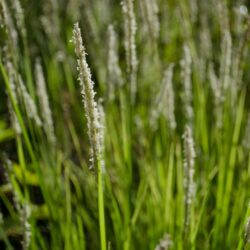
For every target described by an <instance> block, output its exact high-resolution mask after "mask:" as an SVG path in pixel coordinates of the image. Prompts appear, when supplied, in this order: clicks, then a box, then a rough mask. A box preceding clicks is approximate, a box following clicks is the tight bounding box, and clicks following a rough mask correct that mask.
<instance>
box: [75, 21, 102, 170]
mask: <svg viewBox="0 0 250 250" xmlns="http://www.w3.org/2000/svg"><path fill="white" fill-rule="evenodd" d="M72 40H73V43H74V45H75V53H76V56H77V58H78V60H77V65H78V66H77V70H78V73H79V78H78V80H79V82H80V85H81V87H82V91H81V94H82V97H83V104H84V108H85V115H86V118H87V126H88V136H89V141H90V154H91V159H90V161H91V166H90V168H93V167H95V168H97V165H98V161H99V160H100V157H101V155H102V152H101V151H102V146H101V141H102V139H101V129H102V125H101V124H100V113H99V111H98V106H97V103H96V101H95V91H94V82H93V81H92V79H91V72H90V68H89V66H88V63H87V60H86V51H85V48H84V46H83V43H82V36H81V30H80V28H79V24H78V23H76V24H75V25H74V29H73V39H72Z"/></svg>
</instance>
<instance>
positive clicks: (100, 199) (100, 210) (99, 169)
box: [97, 160, 107, 250]
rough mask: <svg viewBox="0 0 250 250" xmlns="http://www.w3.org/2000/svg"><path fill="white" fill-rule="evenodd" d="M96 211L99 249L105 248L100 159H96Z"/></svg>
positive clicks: (103, 249) (104, 249)
mask: <svg viewBox="0 0 250 250" xmlns="http://www.w3.org/2000/svg"><path fill="white" fill-rule="evenodd" d="M97 178H98V211H99V229H100V238H101V250H106V248H107V244H106V228H105V211H104V198H103V176H102V169H101V164H100V160H99V161H98V177H97Z"/></svg>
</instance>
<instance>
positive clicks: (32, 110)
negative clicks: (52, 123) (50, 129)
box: [18, 75, 42, 126]
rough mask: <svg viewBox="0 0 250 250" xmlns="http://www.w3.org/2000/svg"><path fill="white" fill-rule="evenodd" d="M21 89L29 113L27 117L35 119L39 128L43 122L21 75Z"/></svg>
mask: <svg viewBox="0 0 250 250" xmlns="http://www.w3.org/2000/svg"><path fill="white" fill-rule="evenodd" d="M18 78H19V89H20V91H19V92H20V95H21V97H22V99H23V102H24V106H25V109H26V111H27V115H28V117H29V118H31V119H33V120H34V121H35V123H36V125H37V126H41V125H42V122H41V119H40V117H39V115H38V112H37V108H36V104H35V102H34V100H33V99H32V97H31V96H30V94H29V93H28V90H27V88H26V86H25V85H24V83H23V80H22V77H21V76H20V75H19V76H18Z"/></svg>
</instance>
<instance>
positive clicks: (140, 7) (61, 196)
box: [0, 0, 250, 250]
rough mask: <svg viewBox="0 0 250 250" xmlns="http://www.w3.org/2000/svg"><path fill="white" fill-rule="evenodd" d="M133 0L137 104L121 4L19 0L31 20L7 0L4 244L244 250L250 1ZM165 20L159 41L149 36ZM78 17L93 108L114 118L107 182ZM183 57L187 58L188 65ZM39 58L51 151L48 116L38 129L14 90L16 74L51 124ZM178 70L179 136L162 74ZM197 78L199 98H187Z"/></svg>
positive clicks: (1, 53)
mask: <svg viewBox="0 0 250 250" xmlns="http://www.w3.org/2000/svg"><path fill="white" fill-rule="evenodd" d="M127 1H128V2H129V0H125V1H124V2H127ZM132 2H133V4H134V13H135V20H136V23H137V25H136V26H137V29H136V35H135V41H136V55H137V60H138V70H137V72H136V82H137V86H136V89H137V92H136V96H135V100H134V101H132V100H131V96H130V94H131V93H130V91H131V89H130V88H131V86H130V85H131V81H130V78H131V75H129V72H128V71H127V62H126V53H127V52H126V49H125V42H126V41H125V39H126V37H125V29H126V27H124V16H123V13H122V7H121V5H120V2H119V1H115V0H100V1H91V0H83V1H79V0H54V1H52V0H51V1H40V0H39V1H37V0H32V1H27V0H23V1H21V6H22V9H23V16H22V12H21V13H20V9H18V8H15V4H16V3H18V1H17V0H15V1H12V0H0V37H1V39H0V40H1V41H0V153H1V154H0V215H1V214H2V215H3V218H2V220H1V216H0V248H1V249H22V248H23V249H32V250H36V249H42V250H46V249H53V250H57V249H58V250H61V249H65V250H71V249H81V250H83V249H86V250H87V249H102V250H104V249H105V248H106V249H124V250H133V249H161V248H159V244H162V245H163V244H164V240H165V241H170V240H169V239H171V243H172V244H171V246H167V247H165V248H162V249H178V250H179V249H223V250H226V249H248V248H249V246H248V245H249V244H248V243H249V242H246V239H247V237H246V236H245V231H247V230H245V224H246V222H247V218H248V217H249V216H250V210H249V208H248V203H249V197H250V189H249V183H250V154H249V149H250V141H249V140H250V118H249V117H250V116H249V87H248V83H249V81H250V75H249V73H248V71H249V65H250V60H249V59H250V58H249V55H248V53H247V52H248V46H249V37H250V21H249V20H250V17H249V15H248V13H247V8H248V6H247V5H244V2H243V1H242V2H241V1H240V2H238V1H226V0H211V1H197V0H190V1H186V0H181V1H171V0H169V1H163V0H158V1H157V0H155V1H151V0H150V1H146V0H141V1H132ZM153 2H155V3H156V4H157V6H158V11H157V9H154V6H153ZM146 4H149V6H150V8H149V9H147V7H145V6H146ZM246 4H247V3H246ZM150 10H153V12H152V13H151V12H150ZM154 10H155V12H154ZM150 15H153V16H154V18H152V17H150ZM22 17H24V19H22ZM157 20H159V33H157V32H155V33H154V32H152V29H153V28H154V25H155V23H153V22H154V21H157ZM76 21H79V24H80V27H81V30H82V36H83V43H84V46H85V48H86V51H87V54H88V55H87V62H88V64H89V67H90V69H91V72H92V80H93V81H94V82H95V91H96V101H97V99H99V98H102V104H103V107H104V112H105V146H104V151H105V152H104V162H105V169H104V174H103V176H102V175H101V174H97V175H96V174H95V173H93V171H91V170H89V165H90V162H89V158H90V143H89V139H88V135H87V131H88V128H87V120H86V117H85V111H84V108H83V105H82V100H81V99H82V97H81V93H80V91H81V87H80V86H79V82H78V80H77V78H78V74H77V70H76V67H77V62H76V57H75V54H74V45H73V44H72V43H71V42H70V40H71V39H72V29H73V24H74V23H75V22H76ZM110 24H112V25H113V27H114V31H115V32H116V35H117V42H116V50H114V51H112V52H113V53H115V55H116V56H117V59H118V65H115V66H116V67H118V68H120V69H121V75H119V74H117V75H118V77H121V78H122V79H121V81H113V82H112V79H114V77H115V76H114V75H112V76H113V77H110V71H109V70H110V66H114V65H109V62H110V61H109V59H110V58H109V56H110V53H109V52H110V51H109V50H110V46H109V41H110V39H109V37H108V26H109V25H110ZM129 34H130V35H131V32H130V33H129ZM157 34H158V35H157ZM183 47H185V48H187V51H186V50H183ZM185 52H187V53H189V54H190V60H191V63H190V66H188V63H185V62H187V61H188V55H186V53H185ZM38 59H40V62H41V66H42V69H43V73H44V79H45V82H46V88H47V92H48V100H49V108H50V109H51V113H52V118H53V124H52V126H54V131H55V138H56V140H55V142H54V143H51V141H50V140H49V138H48V136H47V131H46V127H45V126H44V121H43V124H42V126H39V125H38V124H36V122H35V120H34V119H33V118H32V114H31V112H30V110H29V107H27V106H26V105H25V102H24V101H23V99H22V98H23V96H21V93H20V92H21V91H20V88H19V86H20V78H19V75H20V76H21V78H22V79H23V80H24V84H25V86H26V87H27V92H28V94H29V96H30V98H31V99H32V100H33V102H34V104H35V108H36V109H37V111H38V114H39V117H40V118H42V117H43V115H42V112H43V110H44V107H43V106H41V105H40V100H39V95H38V94H37V93H38V92H39V91H40V90H39V89H38V88H37V81H38V78H37V74H36V70H35V63H36V62H37V60H38ZM172 63H173V64H174V68H173V79H172V81H171V84H172V85H173V90H174V91H173V92H174V103H173V105H174V116H175V120H176V127H175V128H173V127H171V125H170V123H171V121H169V119H168V117H167V116H166V115H164V114H165V113H166V111H168V110H169V109H170V107H169V106H170V105H171V103H170V102H169V100H168V97H169V95H170V94H169V93H167V94H169V95H164V93H160V92H161V90H162V88H161V87H162V84H163V86H164V84H165V83H164V81H163V79H164V72H165V71H166V69H167V68H168V66H169V65H170V64H172ZM10 65H11V66H10ZM113 70H114V69H113ZM116 70H117V68H116ZM116 80H117V79H116ZM188 81H190V84H191V85H190V86H188V87H189V88H190V90H191V91H190V93H189V92H188V91H187V92H185V91H186V86H187V85H188ZM114 82H121V84H120V85H118V84H116V85H114V86H113V90H114V98H110V94H109V91H110V87H109V86H110V84H114ZM122 83H123V84H122ZM13 86H14V87H13ZM188 87H187V88H188ZM163 89H164V88H163ZM159 93H160V94H159ZM187 93H189V94H190V96H189V97H188V98H185V95H186V94H187ZM158 96H160V97H161V98H159V100H158V99H157V98H158ZM169 99H170V98H169ZM156 100H157V101H156ZM158 102H162V105H158V104H159V103H158ZM158 106H159V107H162V109H161V110H158V108H159V107H158ZM189 107H190V109H191V113H192V114H191V115H190V116H189V115H188V114H187V110H189ZM154 112H156V115H155V113H154ZM164 112H165V113H164ZM15 119H16V120H15ZM248 120H249V121H248ZM15 121H16V123H17V124H18V125H19V126H20V130H21V131H19V132H18V130H17V129H15V126H13V125H15ZM186 125H188V126H189V127H190V128H191V130H192V135H193V140H194V149H195V152H196V157H195V164H194V165H195V166H194V168H195V173H194V182H195V185H196V192H195V195H194V198H193V200H192V203H191V209H190V213H189V216H190V218H189V219H190V225H189V230H188V231H186V228H185V227H186V226H185V224H184V221H185V216H186V211H185V210H186V206H185V199H186V198H187V193H186V191H185V190H186V189H185V188H184V186H185V185H184V184H185V178H186V176H185V171H184V161H185V160H187V159H186V158H187V156H186V155H184V151H183V147H184V142H183V137H182V135H183V133H184V129H185V126H186ZM99 164H100V162H99ZM101 178H103V179H101ZM100 183H102V184H100ZM102 189H103V190H102ZM102 193H103V197H102ZM98 199H99V204H100V202H101V203H102V202H104V211H101V210H98V209H100V206H98ZM102 199H103V200H102ZM27 207H28V208H29V210H30V214H29V213H28V211H26V208H27ZM25 212H26V214H25ZM102 212H104V215H103V213H102ZM102 216H103V217H102ZM104 218H105V228H104ZM100 220H101V223H100V224H101V228H100V229H101V231H100V233H99V230H100V229H99V222H100ZM249 231H250V230H249ZM28 233H31V236H30V237H29V235H28ZM100 234H101V235H102V236H100ZM165 234H167V235H168V236H169V238H168V237H166V236H164V235H165ZM248 237H249V238H250V236H248ZM104 238H106V241H107V246H106V243H105V239H104ZM25 239H26V240H30V242H28V243H29V244H28V246H27V247H26V246H25V243H23V244H22V242H26V243H27V241H25ZM101 239H102V241H101ZM165 243H166V242H165ZM168 243H169V242H168ZM156 246H158V248H156Z"/></svg>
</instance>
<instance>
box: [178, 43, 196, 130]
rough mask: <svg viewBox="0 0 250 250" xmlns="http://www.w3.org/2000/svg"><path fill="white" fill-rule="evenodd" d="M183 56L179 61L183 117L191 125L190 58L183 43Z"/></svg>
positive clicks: (189, 53)
mask: <svg viewBox="0 0 250 250" xmlns="http://www.w3.org/2000/svg"><path fill="white" fill-rule="evenodd" d="M183 52H184V56H183V59H182V61H181V77H182V81H183V96H182V99H183V107H184V112H185V117H186V120H187V123H188V124H189V126H191V127H192V126H193V116H194V112H193V107H192V99H193V95H192V81H191V80H192V79H191V72H192V58H191V52H190V49H189V47H188V46H187V45H186V44H185V45H184V47H183Z"/></svg>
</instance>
